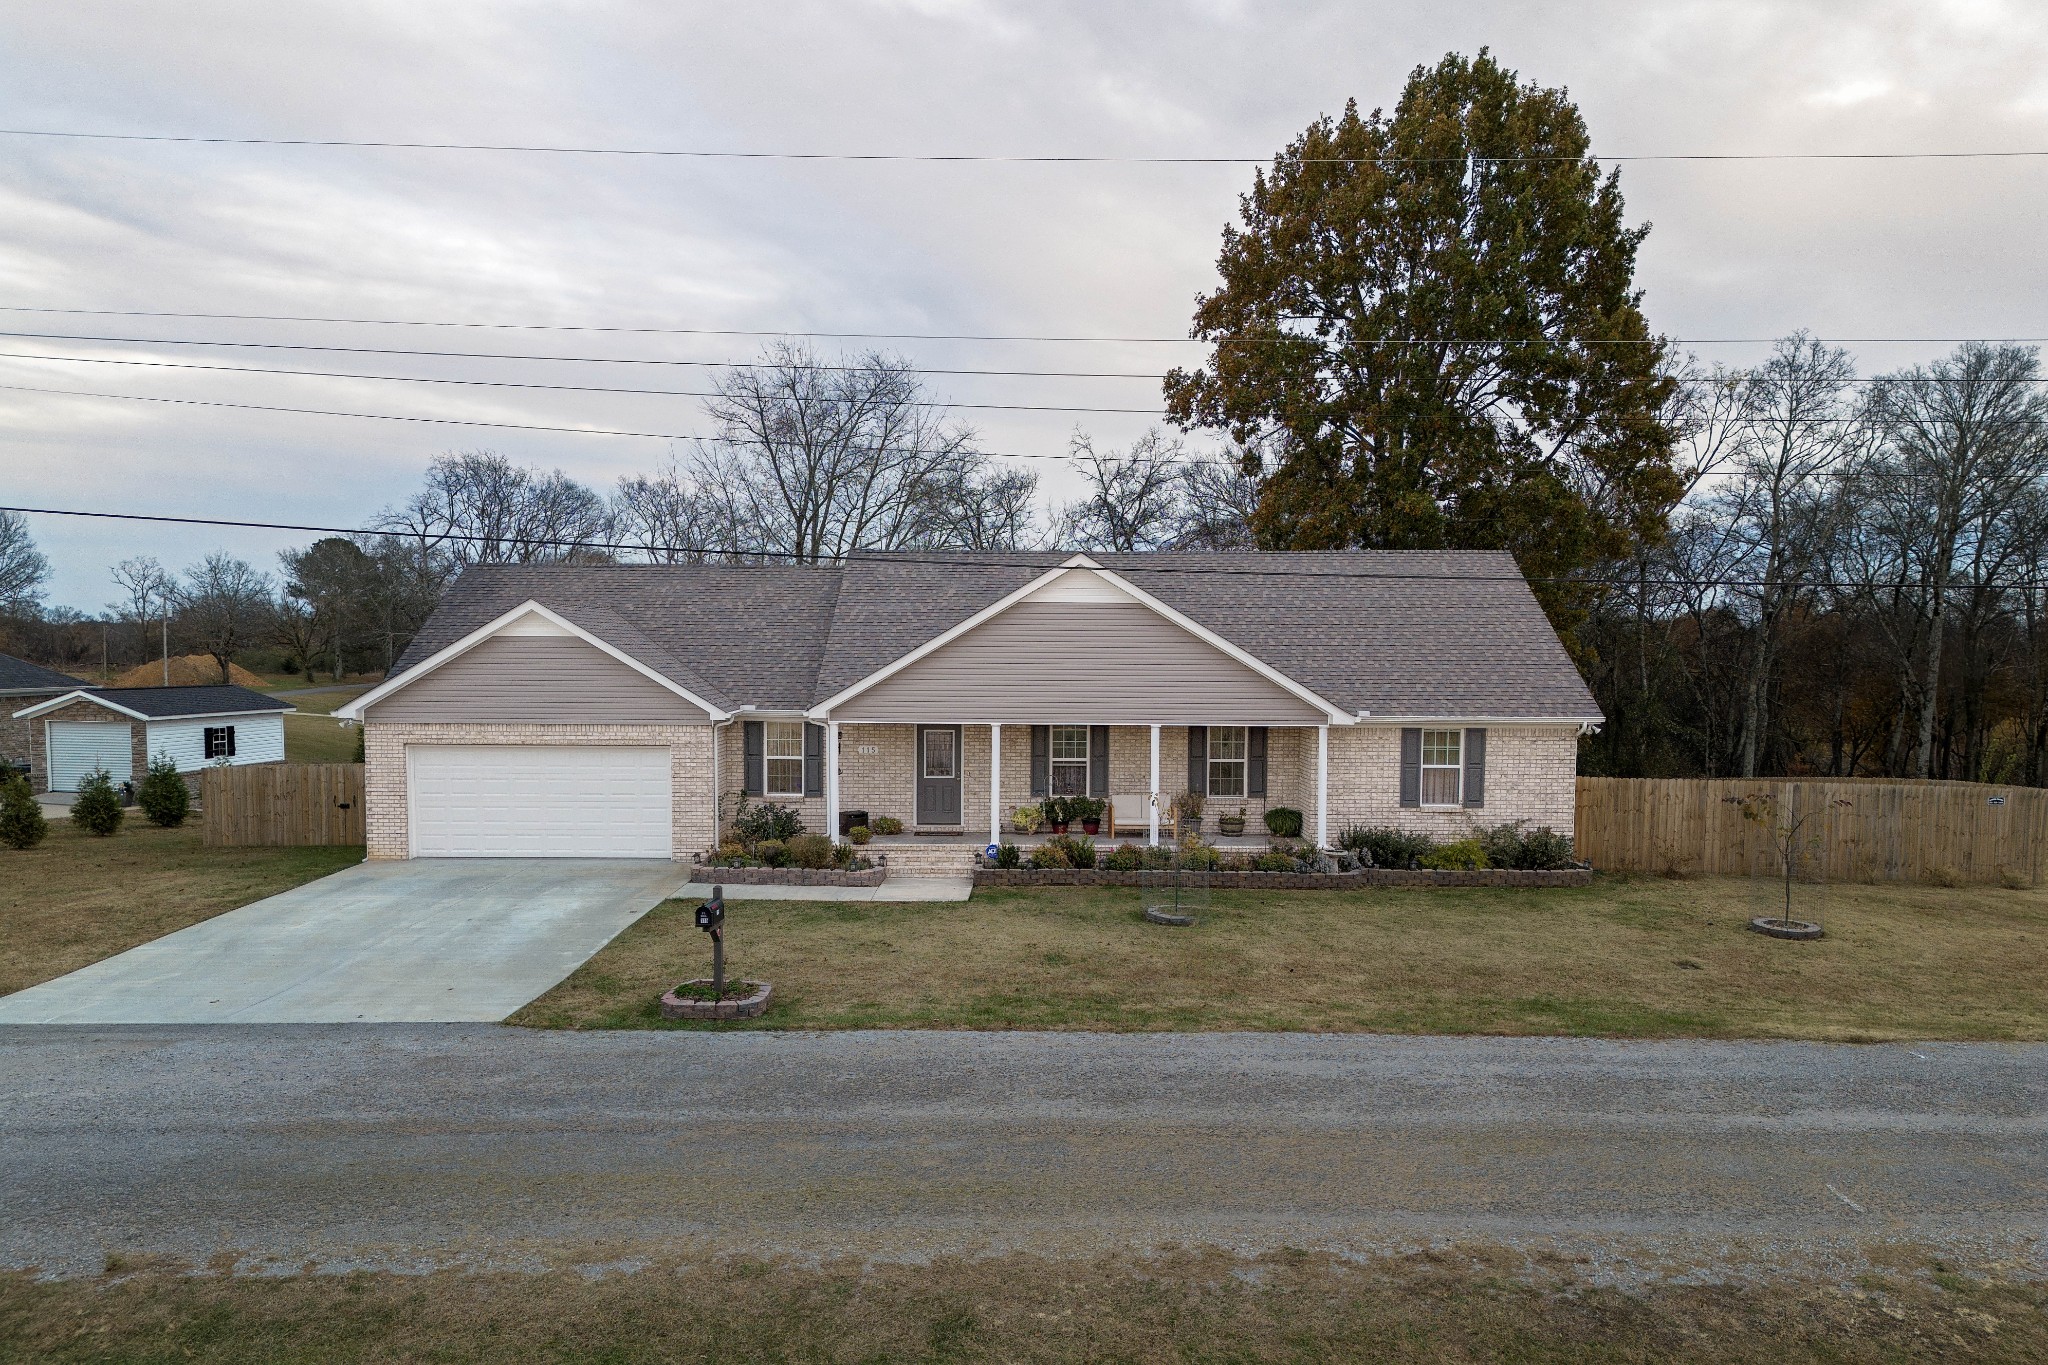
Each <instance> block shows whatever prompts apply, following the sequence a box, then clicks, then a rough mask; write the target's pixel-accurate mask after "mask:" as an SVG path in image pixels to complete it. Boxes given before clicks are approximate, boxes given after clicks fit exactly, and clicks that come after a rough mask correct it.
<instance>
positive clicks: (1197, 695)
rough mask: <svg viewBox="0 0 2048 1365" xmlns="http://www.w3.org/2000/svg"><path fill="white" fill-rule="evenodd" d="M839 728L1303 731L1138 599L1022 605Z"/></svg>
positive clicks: (1273, 697)
mask: <svg viewBox="0 0 2048 1365" xmlns="http://www.w3.org/2000/svg"><path fill="white" fill-rule="evenodd" d="M833 716H834V719H837V720H842V721H937V720H952V721H998V722H1005V723H1008V722H1045V721H1048V720H1057V719H1061V718H1064V717H1071V718H1072V719H1073V720H1074V721H1075V722H1076V723H1082V722H1086V723H1092V724H1099V725H1142V724H1148V723H1158V724H1168V723H1177V724H1198V725H1303V724H1308V725H1312V724H1316V723H1318V722H1320V721H1323V720H1325V719H1326V717H1325V716H1324V714H1323V713H1322V712H1321V711H1318V710H1317V709H1316V708H1314V707H1312V706H1310V705H1309V704H1308V703H1306V702H1304V701H1302V700H1301V699H1300V698H1299V697H1296V696H1295V695H1294V694H1293V693H1291V692H1289V691H1288V690H1287V689H1286V688H1284V687H1281V686H1280V685H1279V684H1277V683H1275V682H1273V681H1272V680H1270V679H1268V678H1266V677H1264V676H1262V675H1261V674H1259V673H1257V672H1255V671H1254V670H1252V669H1250V668H1247V667H1246V666H1245V665H1243V664H1241V663H1239V662H1238V661H1237V660H1235V659H1233V658H1231V657H1230V656H1229V655H1228V654H1225V653H1224V652H1223V651H1222V650H1220V649H1218V648H1216V647H1215V646H1214V645H1211V644H1209V643H1207V642H1206V641H1204V640H1201V639H1199V638H1198V637H1196V636H1194V635H1192V634H1190V633H1188V632H1187V631H1186V630H1183V629H1182V628H1181V627H1180V626H1177V625H1175V624H1174V623H1173V622H1171V621H1169V620H1167V619H1166V618H1165V617H1163V616H1161V615H1159V614H1158V613H1157V612H1155V611H1153V610H1151V609H1150V608H1148V607H1146V606H1144V605H1142V604H1140V603H1138V602H1131V601H1126V602H1101V601H1097V602H1076V601H1064V602H1042V601H1023V602H1019V603H1017V604H1016V605H1015V606H1013V607H1011V608H1009V609H1008V610H1007V611H1004V612H1002V613H1001V614H1000V615H997V616H994V617H992V618H990V619H989V620H987V621H984V622H983V623H982V624H981V625H979V626H977V627H975V628H974V629H973V630H971V631H969V632H968V633H967V634H965V635H963V636H961V637H960V638H959V639H957V640H954V641H951V642H950V643H948V644H946V645H944V646H942V647H940V648H939V649H938V650H936V651H934V652H933V653H931V654H929V655H926V656H925V657H924V658H922V659H920V660H918V661H917V662H916V663H914V664H911V665H909V666H908V667H907V668H905V669H903V670H902V671H901V672H898V673H896V674H895V675H894V676H892V677H890V678H887V679H885V680H884V681H882V682H880V683H878V684H876V685H875V686H873V687H871V688H869V689H868V690H867V691H865V692H863V693H861V694H859V695H858V696H855V697H853V698H851V699H850V700H848V701H847V702H845V703H843V704H842V705H840V706H839V707H838V708H836V709H835V711H834V712H833Z"/></svg>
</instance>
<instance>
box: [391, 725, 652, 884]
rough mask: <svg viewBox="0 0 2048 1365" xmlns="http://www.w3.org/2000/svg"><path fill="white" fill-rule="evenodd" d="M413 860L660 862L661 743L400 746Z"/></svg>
mask: <svg viewBox="0 0 2048 1365" xmlns="http://www.w3.org/2000/svg"><path fill="white" fill-rule="evenodd" d="M405 759H406V771H407V773H408V778H409V786H410V800H411V813H410V814H411V819H410V823H411V829H412V851H413V856H414V857H416V858H666V857H669V856H670V854H671V851H672V845H673V837H672V835H671V833H670V829H671V822H670V815H669V810H670V804H669V754H668V750H667V749H664V748H630V749H629V748H604V747H598V746H592V747H589V748H571V747H560V748H557V747H552V746H545V745H509V744H504V745H499V744H493V745H481V744H479V745H467V744H463V745H440V744H419V745H412V746H409V747H408V748H407V749H406V751H405Z"/></svg>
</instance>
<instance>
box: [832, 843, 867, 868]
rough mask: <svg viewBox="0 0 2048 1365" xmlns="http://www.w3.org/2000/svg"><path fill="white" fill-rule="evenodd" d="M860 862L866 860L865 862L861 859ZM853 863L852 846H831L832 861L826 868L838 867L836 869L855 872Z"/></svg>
mask: <svg viewBox="0 0 2048 1365" xmlns="http://www.w3.org/2000/svg"><path fill="white" fill-rule="evenodd" d="M860 861H863V862H864V861H866V860H865V859H861V860H860ZM854 862H855V855H854V852H853V845H852V844H834V845H832V861H831V862H830V863H829V864H827V866H830V867H838V868H844V869H847V870H849V871H854V870H857V869H855V868H854V866H853V864H854Z"/></svg>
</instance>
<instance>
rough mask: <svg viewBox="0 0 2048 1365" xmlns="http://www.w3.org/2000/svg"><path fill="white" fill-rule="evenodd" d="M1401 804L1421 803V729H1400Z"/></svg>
mask: <svg viewBox="0 0 2048 1365" xmlns="http://www.w3.org/2000/svg"><path fill="white" fill-rule="evenodd" d="M1401 804H1402V805H1404V806H1419V805H1421V804H1422V731H1421V730H1405V729H1404V730H1403V731H1401Z"/></svg>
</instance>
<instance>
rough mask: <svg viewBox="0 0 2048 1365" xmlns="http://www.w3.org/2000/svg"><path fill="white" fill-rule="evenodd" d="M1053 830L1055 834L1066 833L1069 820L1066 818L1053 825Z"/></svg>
mask: <svg viewBox="0 0 2048 1365" xmlns="http://www.w3.org/2000/svg"><path fill="white" fill-rule="evenodd" d="M1052 832H1053V833H1054V834H1065V833H1066V832H1067V822H1066V821H1064V820H1062V821H1060V823H1058V824H1057V825H1054V826H1053V827H1052Z"/></svg>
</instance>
